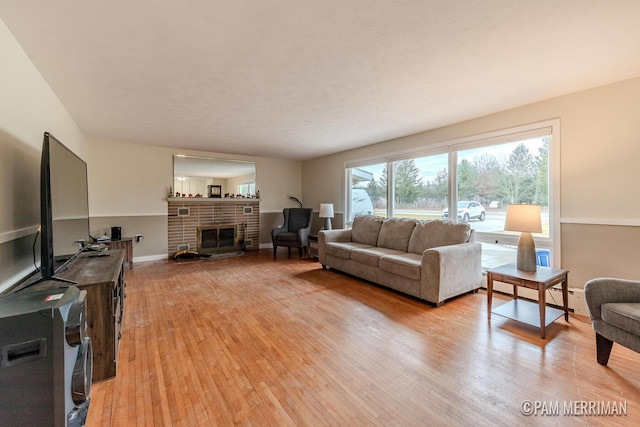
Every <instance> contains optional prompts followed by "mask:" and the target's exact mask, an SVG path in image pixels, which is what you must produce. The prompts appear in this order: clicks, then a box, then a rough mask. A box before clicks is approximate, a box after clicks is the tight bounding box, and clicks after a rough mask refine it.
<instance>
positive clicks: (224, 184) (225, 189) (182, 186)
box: [173, 155, 256, 198]
mask: <svg viewBox="0 0 640 427" xmlns="http://www.w3.org/2000/svg"><path fill="white" fill-rule="evenodd" d="M173 194H174V196H176V197H189V196H190V195H191V197H214V198H215V197H218V198H224V197H225V196H226V197H235V196H242V197H255V195H256V164H255V163H254V162H246V161H240V160H225V159H213V158H206V157H196V156H185V155H174V156H173Z"/></svg>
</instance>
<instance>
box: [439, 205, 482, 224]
mask: <svg viewBox="0 0 640 427" xmlns="http://www.w3.org/2000/svg"><path fill="white" fill-rule="evenodd" d="M484 218H485V213H484V206H482V205H481V204H480V203H478V202H473V201H469V200H460V201H459V202H458V221H462V222H468V221H469V220H470V219H479V220H480V221H484ZM442 220H443V221H448V220H449V208H447V209H445V210H443V211H442Z"/></svg>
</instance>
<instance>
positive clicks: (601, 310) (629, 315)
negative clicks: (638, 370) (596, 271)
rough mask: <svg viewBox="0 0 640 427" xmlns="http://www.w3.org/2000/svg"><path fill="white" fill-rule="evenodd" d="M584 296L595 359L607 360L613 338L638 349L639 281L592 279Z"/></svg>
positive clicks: (639, 322) (639, 333)
mask: <svg viewBox="0 0 640 427" xmlns="http://www.w3.org/2000/svg"><path fill="white" fill-rule="evenodd" d="M584 296H585V300H586V302H587V308H588V309H589V315H590V317H591V325H592V326H593V329H594V331H595V332H596V353H597V360H598V363H599V364H601V365H606V364H607V363H608V362H609V355H610V354H611V348H612V347H613V343H614V342H617V343H618V344H621V345H623V346H625V347H627V348H630V349H631V350H634V351H637V352H639V353H640V281H633V280H625V279H612V278H598V279H592V280H590V281H588V282H587V284H586V285H585V287H584Z"/></svg>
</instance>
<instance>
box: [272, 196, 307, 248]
mask: <svg viewBox="0 0 640 427" xmlns="http://www.w3.org/2000/svg"><path fill="white" fill-rule="evenodd" d="M282 213H283V215H284V224H283V225H282V226H281V227H277V228H274V229H272V230H271V242H272V243H273V257H274V258H275V257H276V252H277V250H278V246H286V247H287V248H288V250H289V255H291V248H298V253H299V255H300V256H301V257H302V250H303V249H304V250H305V251H307V250H308V247H309V231H310V230H311V215H312V214H313V209H311V208H286V209H284V210H283V211H282Z"/></svg>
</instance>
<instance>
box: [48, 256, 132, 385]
mask: <svg viewBox="0 0 640 427" xmlns="http://www.w3.org/2000/svg"><path fill="white" fill-rule="evenodd" d="M108 253H110V254H111V255H110V256H102V257H91V256H90V255H91V252H85V253H82V254H80V255H79V256H78V257H76V258H75V259H74V260H72V261H71V262H69V264H67V267H68V269H67V270H65V271H64V272H60V273H58V279H62V280H64V281H69V282H71V283H74V282H75V283H74V285H73V286H76V287H78V288H79V289H80V290H85V291H87V326H88V327H87V334H88V336H89V337H90V338H91V341H92V344H93V381H100V380H104V379H108V378H112V377H115V375H116V370H117V362H118V349H119V347H120V337H121V336H122V320H123V315H124V303H125V286H126V283H125V278H124V256H125V252H124V250H122V249H111V250H109V252H108ZM60 286H61V285H60V282H56V281H54V279H52V280H47V281H45V282H43V283H41V284H40V285H38V288H41V287H42V288H44V287H50V288H57V287H60Z"/></svg>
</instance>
